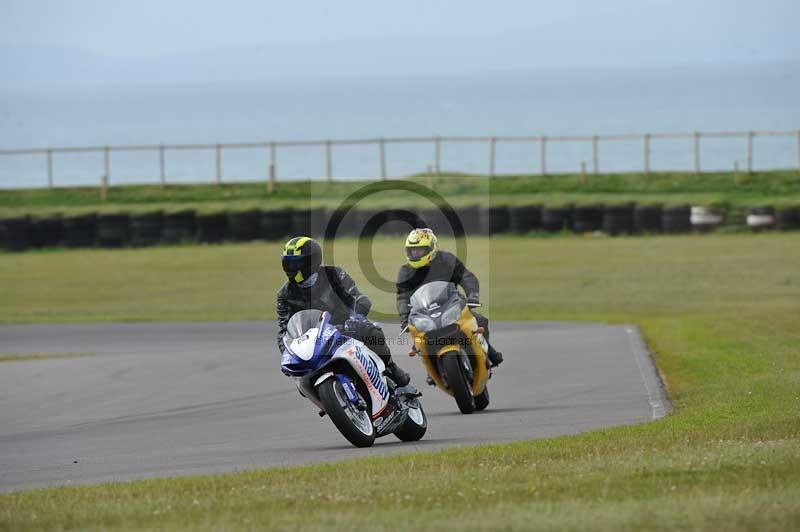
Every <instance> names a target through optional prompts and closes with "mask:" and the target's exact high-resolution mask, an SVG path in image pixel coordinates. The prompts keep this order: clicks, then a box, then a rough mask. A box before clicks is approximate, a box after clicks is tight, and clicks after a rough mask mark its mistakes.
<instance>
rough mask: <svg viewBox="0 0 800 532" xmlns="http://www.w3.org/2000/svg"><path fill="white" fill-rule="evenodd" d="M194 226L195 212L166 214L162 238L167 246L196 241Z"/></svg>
mask: <svg viewBox="0 0 800 532" xmlns="http://www.w3.org/2000/svg"><path fill="white" fill-rule="evenodd" d="M194 226H195V212H194V211H193V210H186V211H179V212H173V213H169V214H165V215H164V229H163V233H162V238H163V239H164V242H166V243H167V244H177V243H180V242H190V241H192V240H194V230H195V227H194Z"/></svg>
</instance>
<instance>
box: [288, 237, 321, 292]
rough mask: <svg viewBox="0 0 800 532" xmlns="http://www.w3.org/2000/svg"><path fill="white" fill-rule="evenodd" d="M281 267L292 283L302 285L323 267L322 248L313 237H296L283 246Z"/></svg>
mask: <svg viewBox="0 0 800 532" xmlns="http://www.w3.org/2000/svg"><path fill="white" fill-rule="evenodd" d="M281 265H282V266H283V271H284V272H285V273H286V277H288V278H289V282H290V283H294V284H299V283H302V282H303V281H305V280H306V279H308V278H309V277H311V276H312V275H313V274H315V273H316V272H317V271H318V270H319V267H320V266H321V265H322V248H321V247H320V246H319V244H318V243H317V241H316V240H314V239H313V238H311V237H307V236H297V237H294V238H293V239H291V240H289V241H288V242H287V243H286V245H285V246H283V254H282V258H281Z"/></svg>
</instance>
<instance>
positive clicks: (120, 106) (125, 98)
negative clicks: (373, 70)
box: [0, 62, 800, 188]
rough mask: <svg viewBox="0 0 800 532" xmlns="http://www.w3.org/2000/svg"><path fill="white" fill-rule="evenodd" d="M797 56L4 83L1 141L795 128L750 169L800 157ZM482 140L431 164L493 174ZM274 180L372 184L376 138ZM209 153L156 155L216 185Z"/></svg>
mask: <svg viewBox="0 0 800 532" xmlns="http://www.w3.org/2000/svg"><path fill="white" fill-rule="evenodd" d="M798 130H800V62H798V63H790V64H787V63H782V64H766V65H725V66H720V65H715V66H709V65H705V66H702V65H694V66H676V67H668V68H667V67H659V68H607V69H601V68H586V69H550V70H540V71H499V72H482V73H471V74H448V75H438V76H401V75H397V76H392V77H382V78H370V77H369V76H365V77H363V78H358V79H354V78H341V79H322V80H320V79H314V78H313V77H309V78H308V79H302V80H301V79H294V80H257V81H248V82H228V81H225V80H220V81H219V82H216V83H211V84H209V83H202V84H200V83H180V84H175V83H158V82H150V83H141V84H128V85H124V86H122V85H108V84H104V85H101V84H86V85H80V86H77V85H73V86H58V87H57V86H29V87H2V88H0V150H10V149H27V148H47V147H91V146H107V145H110V146H112V147H113V146H125V145H142V144H145V145H154V144H161V143H164V144H167V145H172V144H217V143H260V142H270V141H304V140H326V139H331V140H346V139H365V138H386V139H391V138H394V137H432V136H445V137H446V136H477V137H490V136H498V137H504V136H539V135H548V136H559V135H562V136H564V135H566V136H568V135H589V136H590V135H606V134H608V135H613V134H636V135H644V134H647V133H649V134H659V133H691V132H694V131H700V132H726V131H730V132H734V131H740V132H745V131H788V132H795V134H794V135H790V136H783V137H766V136H763V137H762V136H756V137H755V138H754V139H753V152H752V166H753V168H755V169H778V168H798V165H800V160H799V159H800V134H798V133H797V132H798ZM490 149H491V148H490V145H489V143H488V142H469V143H455V142H443V143H442V144H441V146H440V160H439V161H440V167H439V168H440V170H441V171H443V172H465V173H479V174H486V173H488V172H489V166H490V162H489V158H490ZM275 155H276V160H275V163H276V164H275V168H276V178H277V179H278V180H279V181H281V180H298V179H324V178H325V177H326V176H327V174H328V173H329V170H330V174H331V178H332V179H334V180H336V179H374V178H376V177H378V176H380V174H381V163H380V150H379V147H378V145H377V144H370V145H336V144H334V145H333V146H332V148H331V151H330V164H329V163H328V160H327V159H326V149H325V147H324V146H295V147H279V148H278V149H277V151H276V154H275ZM269 160H270V154H269V151H268V150H267V149H265V148H263V147H256V148H250V149H236V150H234V149H223V150H222V152H221V177H222V180H223V181H259V180H264V179H266V177H267V175H268V168H269ZM541 163H542V161H541V149H540V146H539V144H538V143H536V142H527V141H526V142H505V141H501V142H498V143H497V144H496V146H495V163H494V171H495V172H496V173H497V174H536V173H539V172H540V170H541ZM435 164H436V158H435V147H434V144H433V143H431V142H417V143H403V144H395V143H392V142H387V144H386V145H385V169H386V173H387V175H388V176H389V177H403V176H408V175H413V174H416V173H420V172H425V171H427V170H428V169H432V168H434V166H435ZM593 164H594V159H593V152H592V143H591V142H587V141H583V142H556V141H551V142H548V143H547V154H546V166H547V171H548V173H553V174H558V173H570V172H572V173H575V172H579V171H580V170H581V168H582V166H583V167H585V168H586V169H587V171H589V172H591V171H592V170H593V168H594V167H593ZM644 164H645V163H644V150H643V141H642V139H639V138H637V139H632V140H616V141H602V140H601V141H600V143H599V144H598V151H597V165H598V170H599V171H601V172H636V171H642V170H643V168H644ZM700 164H701V169H702V170H703V171H711V170H732V169H733V168H734V165H737V164H738V165H739V166H740V168H745V167H746V164H747V139H746V138H745V137H725V138H702V139H701V142H700ZM649 167H650V170H652V171H671V170H674V171H690V170H693V169H694V167H695V155H694V140H693V139H691V138H681V139H653V140H652V141H651V144H650V156H649ZM160 173H161V167H160V163H159V153H158V152H157V151H144V152H117V151H113V150H112V151H111V153H110V158H109V181H110V183H111V184H112V185H114V184H131V183H158V182H159V179H160ZM216 173H217V167H216V159H215V151H214V150H213V149H212V150H201V149H195V150H192V149H186V150H171V149H167V150H166V151H165V154H164V177H165V180H166V181H167V182H168V183H190V182H193V183H202V182H213V181H214V180H215V179H216ZM103 174H104V164H103V154H102V153H101V152H93V153H92V152H89V153H55V154H54V155H53V158H52V178H53V183H54V184H55V185H56V186H76V185H96V184H98V183H99V180H100V179H101V177H102V176H103ZM47 184H48V179H47V159H46V157H45V156H44V155H41V154H36V155H0V188H29V187H43V186H47Z"/></svg>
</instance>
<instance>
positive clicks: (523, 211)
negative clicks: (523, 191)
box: [508, 205, 542, 235]
mask: <svg viewBox="0 0 800 532" xmlns="http://www.w3.org/2000/svg"><path fill="white" fill-rule="evenodd" d="M541 226H542V206H541V205H524V206H521V207H509V208H508V228H509V230H510V231H511V232H512V233H517V234H520V235H524V234H525V233H528V232H530V231H533V230H535V229H539V228H541Z"/></svg>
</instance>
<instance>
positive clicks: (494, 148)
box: [489, 137, 497, 177]
mask: <svg viewBox="0 0 800 532" xmlns="http://www.w3.org/2000/svg"><path fill="white" fill-rule="evenodd" d="M496 151H497V138H496V137H492V138H491V139H489V177H494V162H495V154H496Z"/></svg>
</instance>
